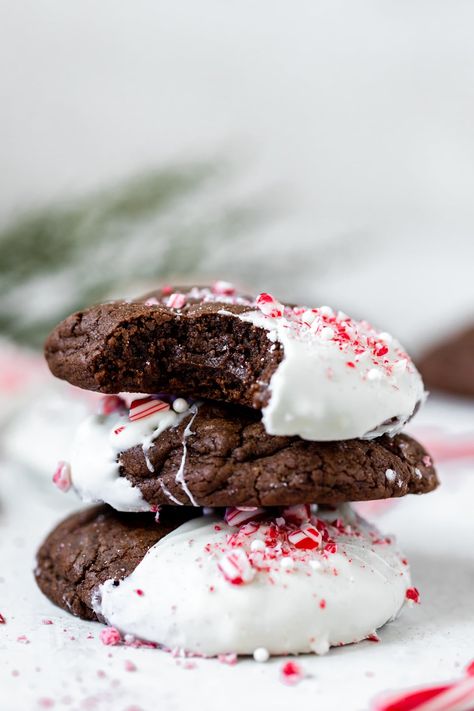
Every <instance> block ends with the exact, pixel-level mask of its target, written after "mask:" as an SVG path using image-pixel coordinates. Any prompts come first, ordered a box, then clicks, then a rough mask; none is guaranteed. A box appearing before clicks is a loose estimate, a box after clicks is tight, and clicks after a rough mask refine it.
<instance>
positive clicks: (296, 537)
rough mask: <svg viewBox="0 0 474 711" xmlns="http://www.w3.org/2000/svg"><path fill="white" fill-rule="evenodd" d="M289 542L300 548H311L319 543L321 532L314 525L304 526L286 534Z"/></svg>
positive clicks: (317, 546)
mask: <svg viewBox="0 0 474 711" xmlns="http://www.w3.org/2000/svg"><path fill="white" fill-rule="evenodd" d="M288 540H289V542H290V543H291V544H292V545H294V546H295V548H299V549H302V550H313V549H314V548H319V546H320V545H321V534H320V532H319V531H318V529H317V528H315V527H314V526H304V527H303V528H297V529H296V531H291V533H289V534H288Z"/></svg>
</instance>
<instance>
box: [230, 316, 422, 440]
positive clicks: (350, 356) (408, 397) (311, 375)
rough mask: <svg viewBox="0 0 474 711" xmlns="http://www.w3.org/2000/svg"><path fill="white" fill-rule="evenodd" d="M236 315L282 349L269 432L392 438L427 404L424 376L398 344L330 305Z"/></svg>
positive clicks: (267, 418)
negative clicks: (419, 405) (419, 406)
mask: <svg viewBox="0 0 474 711" xmlns="http://www.w3.org/2000/svg"><path fill="white" fill-rule="evenodd" d="M281 308H283V307H281ZM237 318H240V319H242V320H243V321H250V322H251V323H252V324H254V325H255V326H258V327H260V328H264V329H266V330H267V331H268V338H269V340H270V341H272V342H273V343H275V342H279V343H281V344H282V346H283V350H284V356H283V360H282V361H281V363H280V364H279V365H278V367H277V369H276V371H275V372H274V374H273V376H272V378H271V381H270V384H269V390H270V399H269V402H268V404H267V406H266V407H265V408H264V409H263V424H264V426H265V429H266V431H267V432H268V433H269V434H272V435H298V436H300V437H302V438H303V439H308V440H319V441H330V440H341V439H352V438H363V439H372V438H374V437H379V436H380V435H382V434H384V433H387V434H389V435H394V434H396V433H397V432H399V431H400V430H401V429H402V428H403V426H404V425H405V423H406V422H407V421H408V420H409V419H410V417H411V416H412V415H413V412H414V410H415V407H416V405H417V403H419V402H423V400H424V399H425V392H424V388H423V382H422V379H421V376H420V374H419V373H418V371H417V370H416V368H415V366H414V365H413V363H412V362H411V360H410V359H409V358H408V356H407V355H406V353H404V351H403V350H402V347H401V346H400V344H399V343H398V342H397V341H396V340H394V339H393V338H392V337H391V336H390V335H389V334H386V333H377V332H376V331H375V330H374V329H373V328H372V327H371V326H369V325H368V324H367V323H365V322H357V321H353V320H351V319H349V318H348V317H347V316H346V315H345V314H341V313H340V312H339V313H337V314H335V313H334V312H332V310H331V309H330V308H329V307H321V308H320V309H312V310H308V311H304V310H303V309H296V311H295V310H292V309H289V308H285V309H284V312H283V315H282V316H280V317H271V316H269V315H265V314H264V313H262V312H261V311H259V310H257V311H251V312H248V313H244V314H242V315H239V316H237ZM393 418H396V420H395V421H392V420H393Z"/></svg>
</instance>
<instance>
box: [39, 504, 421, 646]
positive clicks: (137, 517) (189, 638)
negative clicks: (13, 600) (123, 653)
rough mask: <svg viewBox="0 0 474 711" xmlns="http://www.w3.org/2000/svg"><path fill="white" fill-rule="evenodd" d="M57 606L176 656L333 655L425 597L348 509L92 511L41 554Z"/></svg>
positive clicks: (44, 578) (395, 554) (65, 526)
mask: <svg viewBox="0 0 474 711" xmlns="http://www.w3.org/2000/svg"><path fill="white" fill-rule="evenodd" d="M36 580H37V583H38V585H39V587H40V588H41V590H42V591H43V593H44V594H45V595H46V596H47V597H49V598H50V600H52V601H53V602H54V603H55V604H57V605H59V606H60V607H62V608H63V609H65V610H67V611H69V612H72V613H73V614H75V615H78V616H80V617H83V618H85V619H89V620H92V619H100V620H102V621H105V622H107V623H109V624H110V625H112V626H113V627H115V628H116V629H117V630H118V631H119V632H120V633H121V634H123V635H130V636H132V637H136V638H137V639H142V640H146V641H149V642H154V643H156V644H158V645H160V646H162V647H164V648H166V649H176V648H179V649H183V650H186V651H188V652H191V653H194V654H198V655H203V656H215V655H218V654H227V653H235V654H242V655H248V654H253V653H254V651H255V650H259V654H260V656H262V654H263V655H266V654H297V653H307V652H314V653H317V654H322V653H325V652H327V651H328V649H329V647H330V646H334V645H342V644H349V643H353V642H357V641H359V640H362V639H366V638H367V637H369V636H370V635H372V634H374V633H375V631H376V629H377V628H379V627H381V626H382V625H384V624H385V623H386V622H387V621H388V620H390V619H393V618H394V617H395V616H396V615H397V614H398V612H399V611H400V609H401V608H402V606H403V604H404V601H405V600H406V599H407V598H409V599H414V598H415V597H416V595H417V593H416V590H415V589H414V588H411V583H410V574H409V570H408V566H407V563H406V559H405V558H404V557H403V556H402V555H401V554H400V552H399V551H398V550H397V548H396V545H395V543H394V541H393V539H392V538H389V537H385V536H382V535H381V534H380V533H379V532H378V531H377V530H376V529H375V528H374V527H372V526H371V525H370V524H368V523H367V522H365V521H364V520H363V519H361V518H360V517H358V516H357V515H356V514H355V513H354V512H353V511H352V509H351V508H350V507H349V506H348V505H344V506H342V507H339V508H338V509H332V510H330V509H317V508H316V507H311V508H310V507H309V506H305V505H298V506H291V507H287V508H285V509H279V510H275V509H253V510H242V509H238V508H234V509H227V510H226V511H225V513H224V511H222V510H220V511H216V512H214V513H206V514H203V513H202V512H201V511H200V510H198V509H197V510H196V509H194V510H193V509H189V508H187V509H176V508H174V509H173V508H164V509H163V511H162V513H161V516H160V522H159V523H155V522H154V521H153V517H151V516H147V515H144V514H119V513H117V512H114V511H113V510H112V509H110V508H108V507H96V508H93V509H89V510H88V511H84V512H81V513H78V514H75V515H73V516H70V517H69V518H67V519H66V520H65V521H63V522H62V523H61V524H59V526H58V527H57V528H56V529H55V530H54V531H53V532H52V533H51V534H50V535H49V536H48V538H47V539H46V541H45V542H44V543H43V545H42V546H41V548H40V550H39V552H38V564H37V569H36Z"/></svg>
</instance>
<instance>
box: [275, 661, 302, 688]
mask: <svg viewBox="0 0 474 711" xmlns="http://www.w3.org/2000/svg"><path fill="white" fill-rule="evenodd" d="M280 677H281V680H282V682H283V683H284V684H288V685H289V686H293V685H294V684H298V683H299V682H300V681H301V680H302V679H303V678H304V674H303V670H302V668H301V666H300V665H299V664H297V663H296V662H285V664H283V666H282V668H281V672H280Z"/></svg>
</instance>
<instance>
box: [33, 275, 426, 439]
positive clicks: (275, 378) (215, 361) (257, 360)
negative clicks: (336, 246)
mask: <svg viewBox="0 0 474 711" xmlns="http://www.w3.org/2000/svg"><path fill="white" fill-rule="evenodd" d="M170 292H171V293H170ZM46 358H47V360H48V363H49V366H50V368H51V370H52V372H53V373H54V374H55V375H57V376H58V377H61V378H64V379H66V380H69V382H71V383H73V384H74V385H78V386H80V387H83V388H86V389H89V390H99V391H102V392H106V393H117V392H147V393H156V392H161V391H165V392H180V393H182V394H184V395H187V396H191V397H195V398H204V399H214V400H222V401H225V402H229V403H234V404H239V405H246V406H252V407H254V408H256V409H262V411H263V420H262V421H263V425H264V427H265V430H266V432H268V433H269V434H272V435H284V436H287V435H289V436H291V435H297V436H300V437H302V438H304V439H309V440H316V441H331V440H343V439H352V438H355V437H361V438H367V439H371V438H374V437H378V436H380V435H382V434H385V433H386V434H390V435H394V434H396V433H397V432H399V431H400V430H401V428H402V427H403V425H404V424H405V423H406V422H407V420H409V419H410V417H411V416H412V415H413V414H414V412H415V410H416V408H417V406H418V405H419V403H420V402H421V401H422V400H423V399H424V397H425V393H424V389H423V383H422V381H421V378H420V376H419V373H418V372H417V370H416V368H415V367H414V366H413V364H412V362H411V361H410V359H409V357H408V356H407V355H406V353H405V352H404V351H403V349H402V347H401V346H400V344H399V343H398V342H397V341H396V340H395V339H393V338H392V337H391V336H390V335H389V334H387V333H383V332H382V333H379V332H377V331H376V330H375V329H373V328H372V327H371V326H370V325H369V324H368V323H366V322H364V321H360V322H358V321H354V320H353V319H351V318H349V316H347V315H346V314H344V313H342V312H334V311H333V310H332V309H330V308H329V307H327V306H323V307H319V308H314V309H308V308H306V307H295V306H285V305H283V304H281V303H279V302H278V301H276V300H275V299H274V298H273V297H272V296H270V295H269V294H260V295H259V296H258V297H257V298H256V299H254V300H253V299H249V298H248V297H244V296H240V295H239V294H237V293H236V292H235V291H234V290H233V288H232V287H231V286H229V285H225V288H223V287H222V283H218V284H217V285H214V286H213V287H193V288H187V289H180V288H178V287H176V288H174V289H171V288H169V289H167V290H166V291H164V290H163V289H162V290H159V291H156V292H152V293H151V294H147V295H146V296H144V297H142V298H141V299H138V300H136V301H133V302H113V303H110V304H102V305H99V306H96V307H93V308H92V309H89V310H87V311H84V312H80V313H77V314H74V315H73V316H70V317H69V318H68V319H66V320H65V321H64V322H63V323H61V324H60V325H59V326H58V327H57V328H56V329H55V330H54V331H53V333H52V334H51V335H50V337H49V338H48V340H47V343H46Z"/></svg>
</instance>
